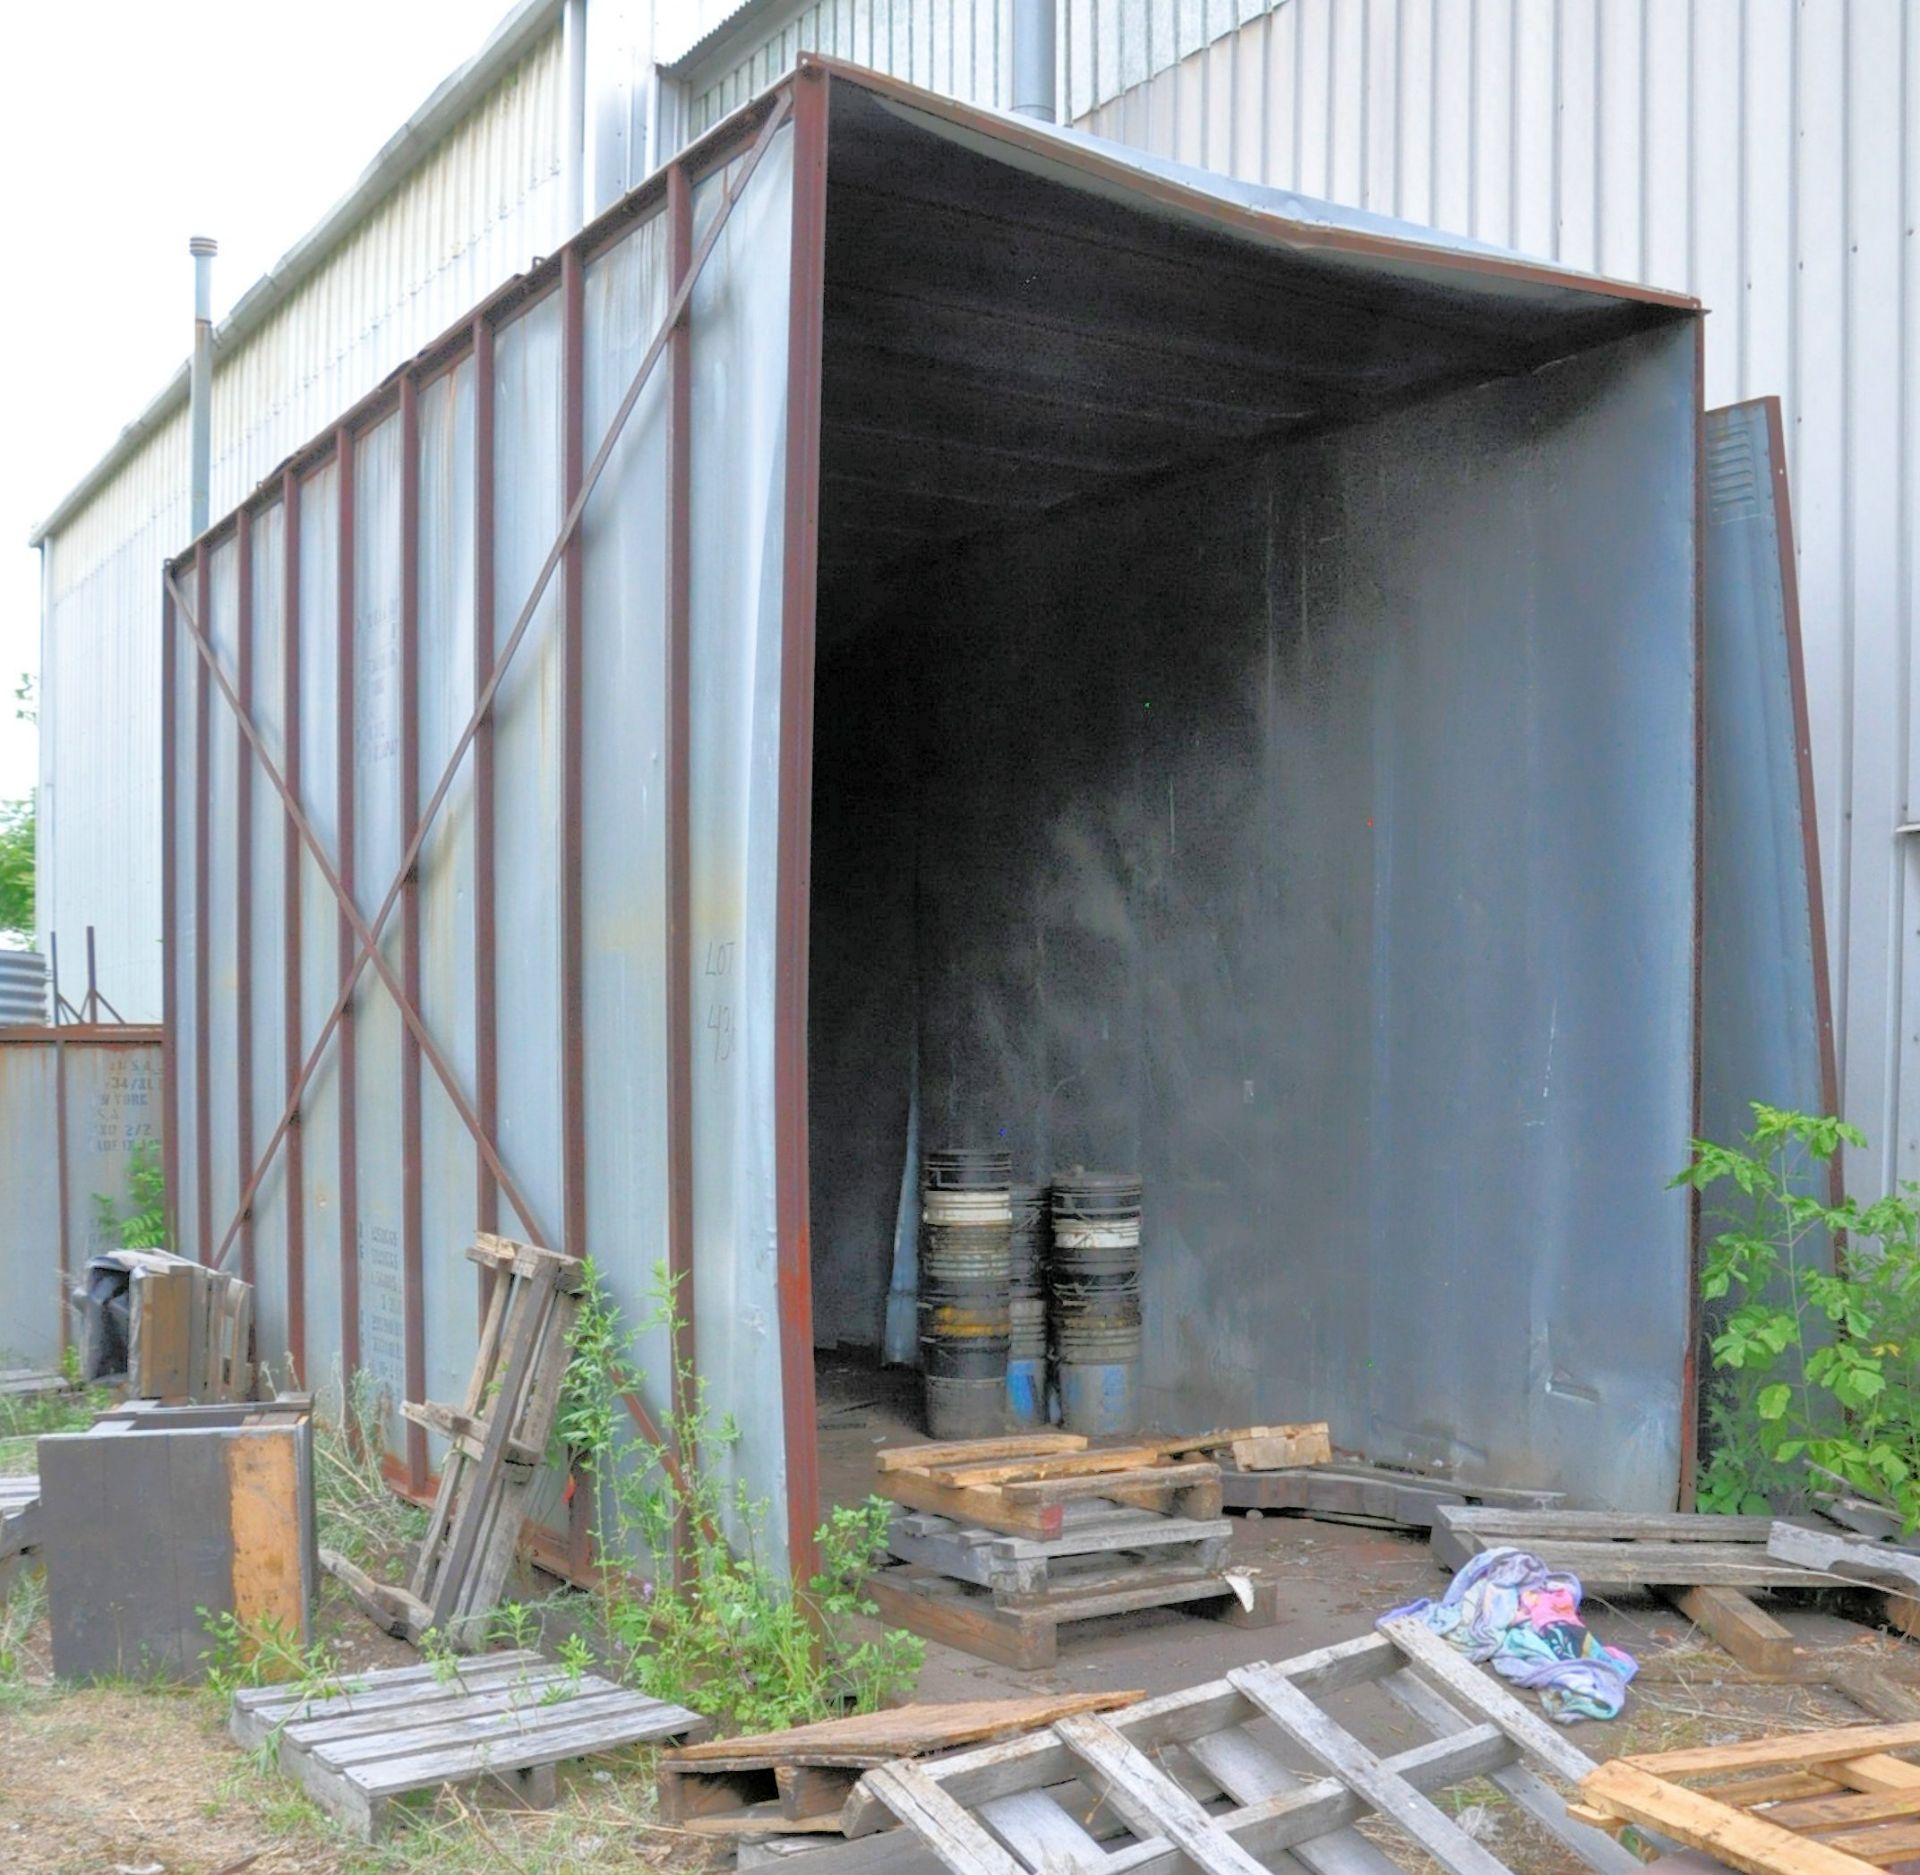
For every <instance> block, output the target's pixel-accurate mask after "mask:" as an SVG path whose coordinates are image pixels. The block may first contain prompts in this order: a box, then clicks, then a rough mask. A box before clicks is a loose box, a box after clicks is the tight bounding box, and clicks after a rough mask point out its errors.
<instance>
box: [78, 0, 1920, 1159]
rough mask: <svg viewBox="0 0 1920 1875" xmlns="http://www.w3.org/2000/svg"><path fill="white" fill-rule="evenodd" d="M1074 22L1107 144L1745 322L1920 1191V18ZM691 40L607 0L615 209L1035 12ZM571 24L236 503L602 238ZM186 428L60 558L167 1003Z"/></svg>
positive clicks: (427, 201) (716, 19) (550, 42)
mask: <svg viewBox="0 0 1920 1875" xmlns="http://www.w3.org/2000/svg"><path fill="white" fill-rule="evenodd" d="M1059 10H1060V26H1059V48H1058V62H1057V71H1058V84H1059V97H1060V103H1061V110H1062V115H1063V116H1065V117H1067V118H1069V119H1070V120H1072V121H1074V122H1077V123H1079V124H1081V125H1083V126H1085V127H1087V128H1091V129H1093V130H1096V131H1098V132H1100V133H1101V134H1103V135H1107V136H1111V137H1114V138H1117V139H1119V140H1121V141H1124V142H1128V143H1131V144H1134V145H1137V146H1139V147H1142V148H1145V149H1148V150H1152V151H1155V152H1158V153H1160V154H1163V155H1169V156H1174V157H1178V158H1180V159H1182V160H1185V161H1189V162H1195V163H1201V164H1205V165H1207V166H1209V167H1212V168H1215V169H1219V170H1222V171H1225V172H1228V173H1231V174H1233V175H1236V176H1239V177H1242V178H1246V179H1250V180H1257V181H1261V182H1266V183H1273V184H1279V185H1283V186H1291V187H1296V188H1299V189H1301V190H1302V191H1304V192H1307V193H1311V194H1317V195H1324V196H1326V197H1329V198H1331V199H1333V200H1335V201H1339V202H1343V203H1347V204H1350V205H1354V206H1358V207H1363V208H1367V209H1372V210H1375V211H1380V212H1385V213H1389V214H1394V215H1399V216H1404V217H1407V218H1410V219H1413V220H1417V221H1426V222H1429V223H1431V224H1433V225H1435V226H1437V227H1440V228H1442V229H1445V230H1448V231H1450V232H1453V233H1459V234H1469V235H1473V236H1477V237H1480V238H1483V239H1488V240H1492V241H1496V242H1500V243H1505V244H1511V245H1513V246H1517V247H1519V248H1521V249H1523V250H1527V251H1532V252H1537V253H1541V254H1544V255H1547V256H1550V257H1552V258H1554V259H1557V260H1559V261H1561V262H1564V263H1565V264H1568V265H1571V266H1576V267H1582V268H1592V269H1594V270H1596V271H1599V272H1602V273H1608V274H1613V275H1617V276H1624V277H1629V278H1633V279H1638V280H1643V281H1649V282H1656V283H1659V284H1662V285H1669V286H1673V287H1680V288H1685V289H1687V290H1689V291H1692V292H1694V293H1696V294H1697V295H1698V296H1699V297H1701V298H1702V299H1703V300H1704V301H1705V302H1706V303H1707V305H1708V306H1709V307H1711V308H1712V309H1714V316H1713V318H1712V319H1711V320H1710V321H1709V328H1708V343H1707V366H1708V400H1709V402H1711V403H1722V402H1727V401H1730V400H1733V399H1736V398H1745V397H1750V396H1755V395H1763V394H1766V393H1769V392H1777V393H1778V394H1779V395H1780V396H1781V397H1782V398H1783V399H1784V400H1785V405H1786V433H1787V439H1788V447H1789V453H1790V468H1791V473H1792V478H1793V487H1794V494H1795V501H1796V507H1797V511H1798V522H1799V526H1798V544H1799V561H1800V581H1801V591H1802V595H1803V600H1804V611H1805V626H1806V638H1807V655H1808V672H1809V685H1810V692H1811V711H1812V724H1813V737H1814V750H1815V764H1816V779H1817V785H1818V796H1819V803H1820V815H1821V829H1820V831H1821V851H1822V862H1823V870H1824V873H1825V881H1826V888H1827V904H1828V907H1829V918H1830V923H1831V930H1832V944H1831V954H1832V966H1833V975H1834V996H1835V1009H1836V1018H1837V1025H1838V1029H1839V1040H1840V1051H1841V1061H1842V1067H1843V1081H1842V1086H1843V1098H1844V1105H1845V1108H1846V1111H1847V1112H1848V1113H1849V1115H1851V1116H1852V1117H1853V1118H1854V1119H1856V1120H1857V1121H1859V1122H1860V1123H1861V1124H1863V1125H1864V1126H1866V1127H1867V1129H1868V1130H1869V1132H1870V1133H1871V1134H1872V1136H1873V1138H1874V1141H1875V1145H1876V1148H1877V1158H1876V1161H1875V1162H1873V1163H1871V1164H1870V1165H1868V1166H1867V1167H1866V1168H1865V1170H1864V1171H1863V1173H1862V1183H1863V1184H1871V1185H1874V1186H1875V1187H1876V1188H1877V1186H1878V1184H1879V1183H1880V1182H1881V1180H1882V1179H1883V1178H1884V1177H1885V1176H1888V1175H1891V1174H1893V1173H1895V1172H1898V1173H1899V1174H1900V1175H1902V1176H1913V1175H1915V1174H1916V1172H1920V1004H1916V1000H1915V999H1916V998H1920V917H1916V916H1915V915H1913V914H1914V912H1915V911H1916V909H1920V892H1913V891H1912V890H1911V888H1912V887H1913V886H1915V884H1916V883H1917V882H1916V881H1915V880H1914V876H1913V869H1914V866H1915V864H1916V861H1915V858H1914V856H1913V852H1912V840H1911V839H1910V838H1909V837H1907V836H1905V835H1903V834H1901V833H1899V832H1898V830H1899V829H1901V828H1903V827H1905V826H1907V825H1908V824H1909V823H1910V822H1911V821H1912V820H1914V819H1915V818H1916V813H1915V809H1914V804H1913V802H1912V799H1911V797H1912V794H1913V793H1914V792H1915V780H1914V775H1913V770H1914V767H1915V746H1914V730H1913V725H1914V710H1913V684H1914V671H1913V661H1912V657H1911V650H1910V646H1911V641H1912V629H1913V624H1914V614H1915V611H1916V607H1920V546H1916V527H1915V518H1914V517H1915V510H1916V506H1920V487H1917V486H1916V464H1917V463H1920V362H1917V361H1916V346H1917V345H1920V336H1917V334H1920V290H1916V283H1915V273H1916V266H1917V265H1920V262H1917V261H1916V242H1915V233H1914V227H1915V221H1916V204H1920V126H1917V125H1916V114H1917V111H1916V98H1920V19H1916V18H1915V17H1914V13H1913V10H1912V9H1911V8H1910V7H1908V6H1907V5H1905V4H1903V0H1826V3H1823V4H1818V5H1809V4H1806V3H1805V0H1673V3H1672V4H1668V3H1667V0H1660V3H1659V4H1654V3H1653V0H1638V3H1637V4H1635V3H1634V0H1618V3H1614V0H1345V3H1342V0H1152V3H1149V0H1061V4H1060V9H1059ZM653 11H654V9H653V8H652V7H651V6H650V5H648V4H646V0H592V3H591V5H590V6H589V7H588V8H587V13H588V17H589V21H590V27H591V29H590V31H589V33H588V36H587V56H586V66H587V73H588V84H589V87H590V93H591V95H590V97H589V99H588V103H587V108H588V110H589V112H590V114H591V117H590V121H591V130H590V132H589V138H588V142H589V149H588V153H587V167H588V170H589V180H588V187H587V194H588V197H589V199H590V200H591V202H592V204H593V205H594V206H596V207H597V206H600V205H603V204H604V203H605V202H606V201H608V200H610V199H611V198H612V195H613V194H615V193H617V192H618V190H619V188H621V187H623V186H625V185H626V184H627V183H629V182H631V181H633V180H637V178H638V177H639V176H640V175H641V174H642V173H644V172H645V171H646V170H647V169H648V168H649V167H651V166H652V163H653V161H654V160H655V159H657V158H658V157H659V156H660V155H661V154H662V153H663V152H664V151H665V150H667V149H670V148H672V147H674V146H675V145H676V144H677V143H679V142H682V141H684V140H685V139H686V138H687V137H689V136H691V135H693V134H695V133H696V132H697V131H699V130H700V129H702V128H703V127H704V126H706V125H708V124H710V123H712V122H713V121H715V120H716V119H717V118H718V117H719V116H720V115H722V114H723V113H724V112H725V111H726V110H727V109H729V108H731V107H732V105H733V104H735V103H736V102H738V101H739V100H740V99H741V98H742V97H744V96H745V95H747V94H748V93H749V92H750V91H751V90H753V89H754V88H755V87H757V86H761V85H764V84H765V83H767V82H768V81H769V80H770V79H771V78H772V77H773V76H775V75H776V74H777V73H778V72H779V71H781V70H783V69H785V68H786V67H787V66H788V65H790V64H791V63H792V61H793V59H794V57H795V56H796V55H797V54H798V52H799V51H800V50H802V49H805V48H819V49H823V50H826V51H829V52H832V53H834V54H837V55H840V56H843V57H848V58H852V59H855V60H858V61H860V62H862V63H866V64H871V65H873V66H876V67H878V68H880V69H882V70H885V71H890V72H893V73H896V74H898V75H901V76H904V77H908V78H911V79H913V80H914V81H915V82H917V83H921V84H926V85H929V86H931V87H934V88H936V89H941V90H945V91H949V92H952V93H954V94H956V95H958V96H960V97H962V98H966V99H969V100H972V101H975V102H980V103H986V104H996V105H1004V104H1006V103H1007V102H1008V98H1009V89H1010V76H1009V74H1010V66H1011V54H1010V49H1009V39H1010V33H1011V22H1012V12H1013V0H746V3H745V4H737V5H728V4H727V3H726V0H700V3H699V4H698V5H697V6H693V7H688V8H682V9H673V10H671V11H672V13H673V16H674V18H675V19H676V21H678V22H680V24H679V27H678V30H679V31H680V33H681V35H682V37H683V38H684V36H685V34H686V33H687V32H689V31H704V32H705V35H706V36H705V37H704V38H701V39H700V40H699V41H698V42H697V43H695V44H693V45H691V47H689V48H687V49H685V50H684V51H682V50H681V49H680V48H679V47H677V46H676V45H674V44H672V43H670V42H669V33H668V29H667V28H666V27H665V26H664V24H663V27H662V30H661V32H660V34H659V36H658V39H657V41H656V38H655V34H654V22H653V17H652V15H653ZM560 14H561V7H560V5H559V4H558V0H552V3H551V4H527V5H523V6H521V7H520V8H519V9H517V11H516V13H515V14H514V15H513V16H512V17H511V18H510V19H509V21H508V22H507V23H506V25H505V26H503V28H502V30H501V34H497V35H496V37H495V40H494V42H493V45H492V47H491V48H490V51H489V52H488V53H486V54H483V55H482V57H481V58H480V59H478V60H476V61H475V64H474V67H473V68H470V70H469V72H468V74H466V75H465V82H464V86H463V85H462V81H461V80H456V81H453V83H454V88H453V89H452V90H451V91H450V92H449V95H450V96H451V97H452V99H453V102H454V104H455V106H456V107H457V108H455V109H453V110H452V111H451V113H450V118H449V121H444V122H434V123H431V124H428V125H427V132H428V134H426V135H423V136H421V137H417V138H416V139H414V144H413V146H412V147H410V148H409V149H408V150H407V151H406V152H405V153H404V155H405V160H404V161H388V162H387V164H386V166H385V168H384V169H383V168H382V167H381V166H380V165H376V171H377V172H378V173H379V177H380V180H381V184H382V188H383V189H384V193H381V194H379V195H378V199H377V201H376V200H366V201H361V200H359V199H358V196H357V195H356V197H355V198H350V200H349V203H348V204H343V210H344V211H345V215H344V221H343V222H342V225H340V226H333V225H332V224H330V225H329V227H328V228H326V229H323V230H320V231H317V232H316V236H315V237H313V238H312V239H310V240H309V242H308V243H304V244H303V246H302V248H301V249H299V250H296V254H295V256H292V257H290V260H293V259H295V258H297V257H303V256H304V257H305V260H306V261H307V262H308V263H310V264H311V266H310V270H309V271H306V272H305V273H304V274H303V275H302V276H301V277H300V278H298V279H294V278H287V279H284V280H281V281H279V282H278V283H277V284H276V283H275V282H273V281H270V282H266V283H263V286H262V288H261V289H257V290H256V295H250V296H249V303H250V304H252V305H253V312H252V314H251V316H250V320H249V321H243V320H242V318H241V313H242V312H245V311H247V306H246V305H243V307H242V308H240V309H238V310H237V311H236V314H235V317H234V318H233V319H232V320H230V321H229V322H228V326H227V330H226V333H225V338H226V342H227V343H226V349H225V355H223V357H222V359H221V369H220V375H219V377H218V379H217V381H216V397H215V404H216V408H215V425H216V437H217V441H216V462H215V478H214V480H215V486H214V504H213V505H214V509H215V511H216V512H218V511H220V510H221V509H223V508H225V507H226V506H228V505H230V504H231V503H232V502H233V501H234V500H236V499H238V498H239V496H240V495H241V494H242V493H244V492H245V491H246V490H247V489H249V488H251V487H252V486H253V485H254V483H255V482H256V481H257V480H258V479H259V477H260V476H262V475H263V474H264V473H265V472H266V471H267V470H268V469H270V468H271V467H272V466H273V464H274V463H275V462H277V461H278V460H279V458H280V456H281V455H283V454H284V453H285V451H286V450H287V449H288V448H289V447H290V446H291V445H292V443H293V442H294V440H295V439H297V438H298V437H300V436H303V435H305V434H307V433H309V432H310V431H311V430H312V429H313V428H314V427H315V426H316V425H317V424H319V423H320V422H323V421H324V420H325V419H326V418H327V416H328V415H329V414H330V413H332V412H333V411H335V410H337V409H339V408H341V407H343V405H344V404H345V403H346V402H348V401H350V400H351V398H353V397H354V396H356V395H359V394H360V393H362V392H364V391H365V390H366V389H367V388H369V387H370V386H371V385H372V384H374V383H376V382H378V381H379V379H380V378H381V377H382V376H383V375H384V374H385V372H386V371H387V370H389V369H391V368H392V367H393V365H395V364H396V363H397V362H398V361H399V360H400V359H402V358H404V357H406V356H407V355H409V353H410V352H411V350H412V349H413V348H414V347H415V346H417V345H418V344H419V343H420V342H422V341H423V340H424V339H425V338H426V337H427V336H428V335H429V334H430V333H432V332H434V331H436V330H438V329H439V327H440V326H441V325H442V324H444V322H445V320H446V318H447V317H448V316H450V315H451V313H452V312H453V311H454V310H455V309H456V308H457V307H458V306H460V305H463V304H465V303H468V302H469V301H471V300H472V299H474V298H477V297H478V296H479V295H480V294H481V293H482V292H483V291H484V290H485V289H486V288H487V287H489V286H491V285H493V284H495V283H496V282H497V281H498V280H499V279H500V278H501V277H503V276H504V274H506V273H507V272H510V271H511V270H513V269H514V268H516V267H518V266H522V265H524V264H525V262H526V261H527V260H528V259H529V258H530V257H531V256H532V255H533V254H535V253H539V252H544V251H546V250H547V249H548V248H550V247H551V246H552V245H553V243H554V238H555V236H556V234H557V233H559V232H563V229H562V227H561V208H562V203H563V198H564V196H565V193H566V192H565V188H564V186H563V177H562V170H563V164H564V152H563V151H562V149H561V147H560V146H561V143H562V142H563V136H562V123H563V118H564V116H565V111H564V104H565V96H564V93H565V72H566V70H567V66H566V63H565V61H564V60H563V57H562V38H563V32H562V24H561V18H560ZM516 35H518V36H519V42H518V43H513V44H512V45H511V55H510V56H506V57H503V56H502V51H503V47H505V46H506V45H507V44H508V43H509V42H510V41H513V40H514V38H515V36H516ZM656 53H658V54H659V56H660V57H661V58H662V59H668V60H671V61H672V62H671V63H669V64H666V65H664V66H663V67H658V68H657V67H656V65H655V63H654V55H655V54H656ZM676 54H678V56H675V55H676ZM490 59H491V60H495V61H498V63H497V65H490V64H489V63H488V61H489V60H490ZM475 71H478V72H479V73H480V74H481V80H482V82H476V80H475V78H474V75H473V74H474V72H475ZM476 93H478V94H479V95H475V94H476ZM444 102H445V99H443V103H444ZM428 117H429V113H426V112H423V113H422V114H421V119H420V120H417V121H420V122H423V123H425V122H426V120H427V119H428ZM390 154H391V153H390ZM416 158H417V160H416ZM407 163H412V164H413V166H412V167H411V168H408V167H407V166H406V165H407ZM336 219H339V218H336ZM323 237H324V238H323ZM261 293H265V294H266V295H267V296H268V297H267V299H266V300H264V301H260V300H259V299H258V295H259V294H261ZM243 387H245V388H244V389H243ZM183 400H184V381H182V382H180V383H178V384H176V385H175V386H173V387H170V389H169V392H168V393H167V395H166V396H164V397H163V398H162V399H161V400H160V401H159V403H158V404H157V405H156V406H155V408H154V409H153V410H152V411H150V412H149V413H148V415H147V417H146V418H145V419H143V420H142V422H143V425H144V427H143V428H142V429H141V430H140V432H139V433H138V435H137V436H136V437H135V438H134V439H133V441H132V442H131V444H130V445H128V446H126V447H123V448H121V449H119V450H117V451H116V452H115V454H114V455H113V456H112V457H110V458H109V460H108V462H107V463H106V464H104V465H103V469H102V472H98V473H96V475H95V476H94V477H91V478H89V480H88V482H87V483H85V484H83V485H82V487H81V488H80V489H78V490H76V491H75V492H74V494H73V495H72V496H71V497H69V498H68V500H67V501H66V502H64V503H63V504H62V505H61V508H60V510H59V511H58V513H57V514H56V515H55V516H54V517H53V520H52V521H51V522H50V523H49V524H48V526H47V529H46V531H45V544H46V547H47V555H46V578H45V587H44V590H45V595H46V596H45V603H44V622H43V705H42V711H43V714H42V729H43V734H42V749H43V756H42V765H43V766H42V795H41V800H42V814H43V832H42V839H43V843H44V847H43V850H44V853H45V858H44V860H43V875H42V876H43V880H44V887H43V900H42V902H43V908H44V909H43V926H42V938H43V942H44V938H45V935H46V933H47V932H48V931H51V930H78V929H79V928H80V927H82V926H83V925H84V924H86V923H88V922H92V923H94V924H96V925H97V926H98V927H99V929H100V933H101V947H102V979H101V980H102V983H103V985H104V986H105V987H107V988H108V989H109V990H110V991H111V992H112V993H114V994H115V995H116V998H119V999H123V1000H122V1007H124V1008H125V1009H126V1010H127V1012H128V1013H129V1014H133V1015H144V1016H151V1015H154V1014H156V1013H157V1012H158V1008H159V982H160V977H159V968H158V958H157V948H158V946H157V936H158V929H159V882H158V864H157V853H158V807H157V801H158V785H157V775H158V759H157V735H158V702H157V699H158V669H157V662H156V653H157V616H156V600H155V592H156V582H155V579H154V568H155V567H156V565H157V563H158V561H159V558H160V556H161V555H162V553H163V552H166V551H170V550H172V549H174V548H176V547H177V546H178V545H179V544H180V543H181V541H182V540H183V539H184V537H185V533H186V527H185V456H186V438H185V428H184V401H183ZM1910 964H1911V965H1912V967H1911V968H1910V967H1909V966H1910ZM1910 985H1911V987H1909V986H1910Z"/></svg>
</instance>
